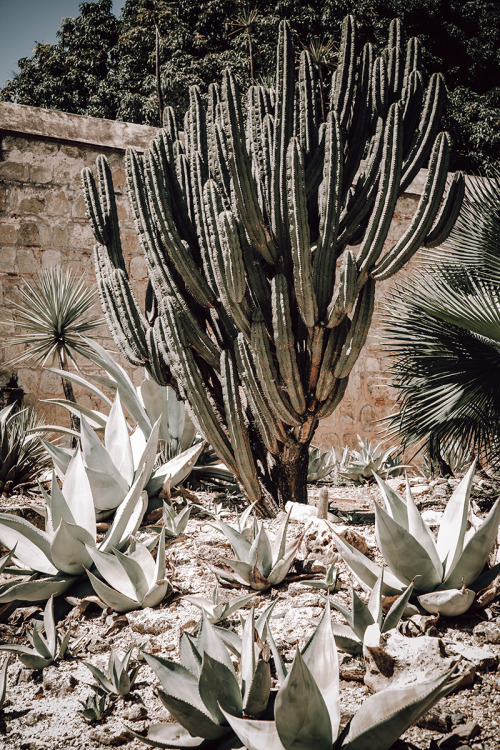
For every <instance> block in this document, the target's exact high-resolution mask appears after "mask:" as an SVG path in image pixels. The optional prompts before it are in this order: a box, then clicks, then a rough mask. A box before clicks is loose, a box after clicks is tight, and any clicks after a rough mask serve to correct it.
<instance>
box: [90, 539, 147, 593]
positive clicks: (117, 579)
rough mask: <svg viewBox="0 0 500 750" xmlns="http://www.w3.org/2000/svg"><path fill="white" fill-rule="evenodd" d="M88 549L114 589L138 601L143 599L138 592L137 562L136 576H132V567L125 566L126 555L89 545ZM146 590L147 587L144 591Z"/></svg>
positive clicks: (100, 571) (134, 572)
mask: <svg viewBox="0 0 500 750" xmlns="http://www.w3.org/2000/svg"><path fill="white" fill-rule="evenodd" d="M87 551H88V553H89V556H90V558H91V560H92V562H93V563H94V565H95V567H96V568H97V570H98V571H99V573H100V575H101V576H102V577H103V578H104V580H105V581H106V582H107V583H108V584H109V585H110V586H111V587H112V588H113V589H116V590H117V591H118V592H119V593H120V594H122V595H123V596H125V597H128V598H129V599H131V600H132V601H135V602H136V603H140V602H141V601H142V595H139V594H138V592H137V587H136V585H137V581H136V580H135V574H136V573H137V570H136V568H137V567H138V564H137V563H135V566H134V570H133V575H134V578H131V576H130V568H125V565H124V564H123V557H124V555H120V556H118V555H116V554H111V553H105V552H101V551H100V550H98V549H95V548H92V547H88V548H87ZM129 562H130V563H132V562H133V561H131V560H129ZM143 578H144V576H143ZM91 582H92V585H93V584H94V581H93V579H91ZM146 591H147V587H146V590H145V591H144V593H146Z"/></svg>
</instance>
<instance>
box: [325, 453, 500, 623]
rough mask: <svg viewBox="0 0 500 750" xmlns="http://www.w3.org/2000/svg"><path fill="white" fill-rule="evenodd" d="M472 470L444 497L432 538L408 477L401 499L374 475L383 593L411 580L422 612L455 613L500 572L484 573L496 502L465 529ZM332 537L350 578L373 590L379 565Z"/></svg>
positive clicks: (499, 512)
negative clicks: (378, 497)
mask: <svg viewBox="0 0 500 750" xmlns="http://www.w3.org/2000/svg"><path fill="white" fill-rule="evenodd" d="M474 470H475V465H474V464H473V465H472V466H471V467H470V469H469V471H468V472H467V474H466V475H465V476H464V478H463V479H462V481H461V482H460V484H459V485H458V486H457V487H456V489H455V490H454V492H453V494H452V496H451V497H450V499H449V500H448V502H447V505H446V510H445V511H444V514H443V517H442V519H441V523H440V527H439V533H438V537H437V541H434V538H433V536H432V534H431V532H430V530H429V529H428V527H427V525H426V524H425V522H424V521H423V519H422V517H421V515H420V513H419V512H418V509H417V506H416V504H415V500H414V498H413V496H412V492H411V487H410V484H409V481H408V480H407V487H406V502H405V500H403V499H402V498H400V497H399V496H398V495H397V494H396V493H395V492H394V491H393V490H392V489H391V488H390V487H389V486H388V485H387V484H386V483H385V482H384V481H383V480H382V479H380V478H378V479H377V481H378V484H379V487H380V490H381V494H382V500H383V504H379V503H376V504H375V534H376V538H377V544H378V547H379V549H380V552H381V553H382V556H383V557H384V560H385V563H386V565H387V569H385V570H384V579H383V591H384V592H385V593H388V594H399V593H401V592H402V591H403V589H404V588H405V587H406V586H408V585H409V584H410V583H411V582H412V581H413V585H414V591H415V593H416V594H418V597H417V598H418V602H419V604H420V605H421V606H422V607H423V608H424V609H425V610H426V611H428V612H433V613H434V612H439V613H441V614H443V615H449V616H452V615H460V614H463V613H464V612H466V611H467V610H468V609H469V607H470V606H471V604H472V602H473V601H474V597H475V592H476V591H479V590H480V589H481V588H484V587H485V586H487V585H488V583H490V582H491V581H492V580H493V579H494V578H495V576H496V575H497V574H498V573H499V572H500V564H497V565H495V566H493V567H492V568H489V569H488V570H486V571H484V569H485V566H486V564H487V561H488V557H489V555H490V552H491V550H492V548H493V546H494V544H495V541H496V538H497V532H498V525H499V523H500V500H497V502H496V503H495V505H494V506H493V508H492V509H491V510H490V512H489V513H488V515H487V516H486V518H485V519H484V521H483V522H482V523H481V525H480V526H479V527H478V528H476V529H475V528H474V527H472V528H470V529H469V530H468V529H467V521H468V515H469V499H470V492H471V487H472V480H473V477H474ZM335 540H336V544H337V547H338V549H339V551H340V554H341V555H342V557H343V558H344V561H345V562H346V563H347V565H348V566H349V567H350V568H351V570H352V572H353V574H354V575H355V577H356V578H357V579H358V580H359V581H360V582H361V584H362V585H364V587H365V588H369V589H372V588H373V587H374V585H375V583H376V581H377V579H378V578H379V576H380V574H381V569H380V566H378V565H376V564H375V563H374V562H372V561H371V560H369V559H368V558H367V557H366V556H365V555H363V554H361V553H360V552H359V551H358V550H356V549H355V548H354V547H352V546H351V545H350V544H349V543H348V542H346V541H345V540H344V539H342V538H341V537H339V536H338V535H335ZM483 571H484V572H483Z"/></svg>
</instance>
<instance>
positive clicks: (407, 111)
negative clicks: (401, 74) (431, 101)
mask: <svg viewBox="0 0 500 750" xmlns="http://www.w3.org/2000/svg"><path fill="white" fill-rule="evenodd" d="M423 91H424V84H423V82H422V74H421V73H420V71H419V70H414V71H412V72H411V75H410V78H409V81H408V86H407V87H406V88H405V89H404V90H403V98H402V102H403V106H404V111H403V159H404V160H405V161H406V159H407V158H408V155H409V153H410V150H411V148H412V146H413V145H414V144H415V143H416V140H417V138H418V123H419V118H420V112H421V109H422V100H423Z"/></svg>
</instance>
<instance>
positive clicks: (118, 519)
mask: <svg viewBox="0 0 500 750" xmlns="http://www.w3.org/2000/svg"><path fill="white" fill-rule="evenodd" d="M155 429H157V427H156V428H155ZM147 471H148V466H147V463H146V462H145V463H144V465H143V467H142V469H141V471H140V472H139V474H138V476H137V478H136V480H135V481H134V484H133V485H132V487H131V488H130V490H129V492H128V494H127V495H126V497H125V498H124V500H123V502H122V503H121V505H120V506H119V508H118V509H117V511H116V513H115V516H114V519H113V523H112V524H111V526H110V527H109V529H108V531H107V533H106V535H105V537H104V539H103V540H102V541H101V542H100V543H99V544H98V545H97V549H98V550H99V551H100V552H102V553H104V552H108V551H110V550H111V549H113V548H118V549H120V548H122V547H123V546H124V545H125V544H126V542H127V541H128V539H129V537H130V535H131V534H134V533H135V531H136V530H137V529H138V527H139V525H140V522H141V520H142V517H143V515H144V513H145V510H146V507H147V495H146V493H145V492H141V489H142V487H143V485H144V477H145V475H146V473H147ZM43 494H44V496H45V500H46V506H47V508H46V519H45V531H41V530H40V529H38V528H37V527H36V526H33V525H32V524H31V523H29V522H28V521H26V520H25V519H24V518H19V517H17V516H13V515H11V514H9V513H0V543H1V544H3V545H4V546H5V547H7V548H8V549H10V550H11V551H12V556H13V559H14V561H15V563H16V564H17V565H18V566H19V568H18V571H19V573H20V574H21V575H20V577H17V578H14V579H13V580H10V581H8V582H7V583H3V584H1V585H0V603H3V602H11V601H15V600H22V601H35V602H36V601H42V600H46V599H48V598H49V597H50V596H51V595H52V594H54V595H56V596H57V595H58V594H62V593H63V592H64V591H66V590H67V589H68V588H70V586H71V585H72V584H73V583H74V582H75V581H76V580H77V578H78V576H80V575H82V574H84V573H85V569H86V568H90V567H91V565H92V557H91V555H90V553H89V549H90V548H93V547H95V545H96V540H97V530H96V515H95V507H94V501H93V497H92V490H91V487H90V482H89V479H88V476H87V472H86V470H85V467H84V465H83V459H82V455H81V452H80V450H77V451H76V452H75V455H74V456H73V458H72V459H71V462H70V464H69V467H68V470H67V472H66V475H65V477H64V481H63V484H62V489H60V488H59V485H58V483H57V481H56V478H55V475H53V477H52V489H51V493H50V495H49V494H47V493H46V492H43ZM10 572H12V571H10Z"/></svg>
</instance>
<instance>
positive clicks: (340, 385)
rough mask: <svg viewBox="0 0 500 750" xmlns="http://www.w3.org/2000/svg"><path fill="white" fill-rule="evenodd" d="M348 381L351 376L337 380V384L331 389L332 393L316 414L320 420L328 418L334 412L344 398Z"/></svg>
mask: <svg viewBox="0 0 500 750" xmlns="http://www.w3.org/2000/svg"><path fill="white" fill-rule="evenodd" d="M348 382H349V376H347V377H345V378H342V379H340V380H336V381H335V384H334V386H333V388H332V390H331V391H330V395H329V396H328V398H327V399H326V401H325V402H324V403H323V404H321V406H320V408H319V409H318V413H317V414H316V418H317V419H318V420H320V419H326V418H327V417H329V416H330V414H333V412H334V411H335V409H336V408H337V406H338V405H339V404H340V402H341V401H342V399H343V398H344V393H345V391H346V388H347V384H348Z"/></svg>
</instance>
